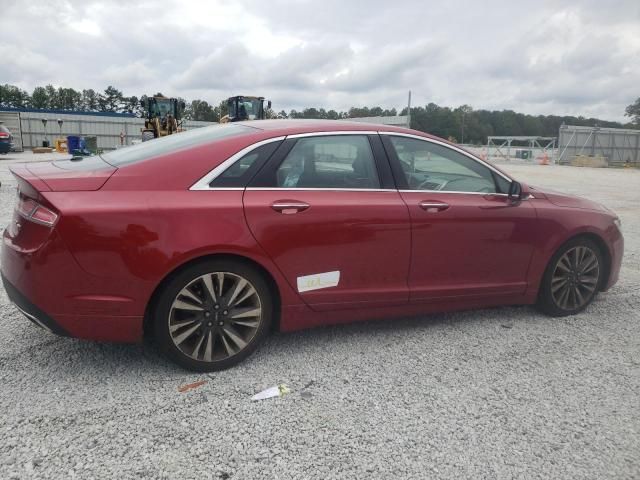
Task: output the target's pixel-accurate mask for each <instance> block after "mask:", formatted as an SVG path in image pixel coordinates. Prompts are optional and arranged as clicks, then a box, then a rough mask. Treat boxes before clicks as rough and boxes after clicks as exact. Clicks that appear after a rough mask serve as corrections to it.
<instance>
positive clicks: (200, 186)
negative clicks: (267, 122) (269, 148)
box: [189, 136, 286, 190]
mask: <svg viewBox="0 0 640 480" xmlns="http://www.w3.org/2000/svg"><path fill="white" fill-rule="evenodd" d="M285 138H286V136H280V137H273V138H267V139H266V140H261V141H259V142H256V143H252V144H251V145H249V146H247V147H245V148H243V149H242V150H240V151H239V152H238V153H234V154H233V155H231V156H230V157H229V158H227V159H226V160H225V161H224V162H222V163H221V164H220V165H218V166H217V167H215V168H214V169H213V170H211V171H210V172H209V173H207V174H206V175H205V176H204V177H202V178H201V179H200V180H198V181H197V182H196V183H194V184H193V185H191V187H190V188H189V190H231V189H232V188H224V187H210V186H209V184H210V183H211V182H212V181H213V180H215V179H216V178H218V177H219V176H220V175H222V174H223V173H224V171H225V170H226V169H227V168H229V167H230V166H231V165H233V164H234V163H236V161H237V160H240V159H241V158H242V157H244V156H245V155H246V154H248V153H250V152H252V151H253V150H255V149H256V148H258V147H261V146H263V145H266V144H268V143H271V142H279V141H281V140H284V139H285ZM233 189H234V190H236V189H237V190H244V188H237V187H236V188H233Z"/></svg>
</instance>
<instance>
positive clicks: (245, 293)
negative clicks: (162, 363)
mask: <svg viewBox="0 0 640 480" xmlns="http://www.w3.org/2000/svg"><path fill="white" fill-rule="evenodd" d="M262 318H263V312H262V302H261V301H260V296H259V295H258V292H257V290H256V288H255V287H254V286H253V285H252V284H251V282H250V281H249V280H247V279H246V278H244V277H242V276H240V275H238V274H235V273H230V272H213V273H207V274H205V275H201V276H199V277H197V278H196V279H194V280H192V281H191V282H189V283H188V284H187V285H186V286H185V287H184V288H183V289H182V290H180V291H179V292H178V294H177V295H176V297H175V299H174V300H173V303H172V304H171V308H170V309H169V319H168V320H169V334H170V336H171V339H172V341H173V343H174V345H175V346H176V347H177V348H178V349H179V350H180V351H181V352H182V353H183V354H185V355H187V356H189V357H191V358H192V359H194V360H198V361H203V362H216V361H221V360H225V359H227V358H229V357H232V356H234V355H236V354H237V353H239V352H241V351H242V350H243V349H244V348H245V347H246V346H247V345H248V344H249V343H250V342H251V340H252V339H253V338H254V336H255V335H256V333H257V332H258V328H259V326H260V323H261V321H262Z"/></svg>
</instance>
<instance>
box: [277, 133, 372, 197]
mask: <svg viewBox="0 0 640 480" xmlns="http://www.w3.org/2000/svg"><path fill="white" fill-rule="evenodd" d="M276 182H277V187H279V188H345V189H346V188H348V189H352V188H353V189H360V188H366V189H375V188H380V180H379V178H378V173H377V170H376V165H375V161H374V158H373V153H372V151H371V145H370V144H369V140H368V139H367V137H366V136H364V135H329V136H321V137H307V138H300V139H299V140H298V141H297V142H296V144H295V145H294V146H293V148H292V149H291V152H289V154H288V155H287V157H286V158H285V159H284V160H283V162H282V163H281V164H280V166H279V167H278V169H277V172H276Z"/></svg>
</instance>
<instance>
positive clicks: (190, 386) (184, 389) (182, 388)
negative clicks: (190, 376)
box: [178, 380, 207, 393]
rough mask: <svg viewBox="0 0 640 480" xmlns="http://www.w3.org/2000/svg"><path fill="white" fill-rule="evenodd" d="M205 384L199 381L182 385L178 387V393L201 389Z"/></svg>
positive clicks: (203, 381)
mask: <svg viewBox="0 0 640 480" xmlns="http://www.w3.org/2000/svg"><path fill="white" fill-rule="evenodd" d="M205 383H207V381H206V380H200V381H198V382H193V383H187V384H186V385H182V386H180V387H178V391H179V392H180V393H184V392H188V391H189V390H193V389H194V388H198V387H201V386H202V385H204V384H205Z"/></svg>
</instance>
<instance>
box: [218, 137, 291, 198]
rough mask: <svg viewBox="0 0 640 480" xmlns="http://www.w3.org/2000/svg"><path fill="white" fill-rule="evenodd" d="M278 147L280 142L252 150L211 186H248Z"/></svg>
mask: <svg viewBox="0 0 640 480" xmlns="http://www.w3.org/2000/svg"><path fill="white" fill-rule="evenodd" d="M278 145H280V142H270V143H267V144H266V145H262V146H260V147H258V148H256V149H255V150H252V151H251V152H249V153H247V154H246V155H245V156H243V157H242V158H240V159H239V160H237V161H236V162H235V163H234V164H233V165H231V166H230V167H229V168H227V169H226V170H225V171H224V172H222V173H221V174H220V175H219V176H218V177H216V178H215V179H214V180H213V181H212V182H211V183H210V184H209V186H210V187H214V188H215V187H222V188H230V187H234V188H238V187H244V186H246V184H247V183H248V182H249V180H251V178H252V177H253V176H254V175H255V173H256V171H257V170H259V169H260V167H261V166H262V164H263V163H264V162H265V161H266V160H267V159H268V158H269V157H270V156H271V154H273V152H274V151H275V150H276V148H277V147H278Z"/></svg>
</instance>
